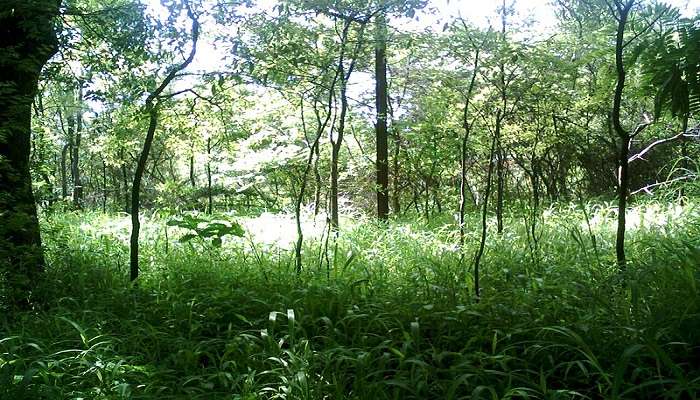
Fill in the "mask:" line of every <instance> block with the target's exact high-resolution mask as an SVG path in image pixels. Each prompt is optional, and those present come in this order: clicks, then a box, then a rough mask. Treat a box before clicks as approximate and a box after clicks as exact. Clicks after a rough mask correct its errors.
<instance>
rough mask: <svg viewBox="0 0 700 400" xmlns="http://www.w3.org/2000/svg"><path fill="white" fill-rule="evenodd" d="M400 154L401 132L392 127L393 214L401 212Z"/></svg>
mask: <svg viewBox="0 0 700 400" xmlns="http://www.w3.org/2000/svg"><path fill="white" fill-rule="evenodd" d="M400 156H401V134H400V133H399V130H398V129H396V128H394V156H393V168H392V172H391V178H392V179H391V181H392V186H393V187H394V193H393V196H392V203H393V204H392V207H393V209H394V215H399V214H401V180H400V175H399V173H400V170H399V169H400V167H401V164H400V162H399V157H400Z"/></svg>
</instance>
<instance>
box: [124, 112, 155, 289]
mask: <svg viewBox="0 0 700 400" xmlns="http://www.w3.org/2000/svg"><path fill="white" fill-rule="evenodd" d="M149 105H150V106H151V107H150V109H149V110H148V111H149V113H148V115H149V124H148V131H147V132H146V139H145V141H144V144H143V150H142V151H141V156H140V157H139V161H138V164H137V165H136V172H134V183H133V185H132V187H131V240H130V246H129V250H130V252H129V260H130V270H129V271H130V274H129V276H130V278H131V281H135V280H136V279H137V278H138V277H139V233H140V231H141V221H140V220H139V211H140V207H141V180H142V178H143V173H144V171H145V170H146V162H147V161H148V154H149V153H150V151H151V146H152V145H153V137H154V135H155V132H156V128H157V127H158V108H156V106H153V105H151V104H149Z"/></svg>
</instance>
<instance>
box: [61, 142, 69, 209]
mask: <svg viewBox="0 0 700 400" xmlns="http://www.w3.org/2000/svg"><path fill="white" fill-rule="evenodd" d="M69 148H70V145H69V144H68V143H66V144H64V145H63V150H61V198H62V199H65V198H66V197H68V172H67V171H66V160H67V158H68V150H69Z"/></svg>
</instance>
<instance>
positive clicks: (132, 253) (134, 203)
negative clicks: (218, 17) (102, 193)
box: [129, 3, 199, 282]
mask: <svg viewBox="0 0 700 400" xmlns="http://www.w3.org/2000/svg"><path fill="white" fill-rule="evenodd" d="M185 6H186V7H187V15H188V17H189V18H190V20H191V21H192V49H191V50H190V54H189V56H188V57H187V59H185V60H184V61H183V62H182V63H181V64H179V65H176V66H175V67H173V68H172V69H171V70H170V72H169V73H168V75H166V77H165V78H164V79H163V81H162V82H161V83H160V85H159V86H158V87H157V88H156V89H155V90H154V91H153V92H151V94H149V95H148V98H147V99H146V106H145V111H146V112H147V113H148V116H149V124H148V131H147V132H146V139H145V140H144V143H143V149H142V150H141V155H140V156H139V160H138V164H137V165H136V171H135V172H134V183H133V185H132V188H131V238H130V240H129V276H130V278H131V281H132V282H133V281H135V280H136V279H138V276H139V233H140V231H141V221H140V220H139V210H140V208H141V180H142V178H143V173H144V171H145V170H146V163H147V162H148V155H149V154H150V152H151V146H152V145H153V138H154V136H155V132H156V128H157V127H158V99H159V98H160V96H161V94H162V93H163V91H164V90H165V89H166V88H167V87H168V85H169V84H170V82H172V80H173V79H175V77H176V76H177V74H178V73H179V72H180V71H182V70H184V69H185V68H187V66H188V65H190V64H191V63H192V60H194V56H195V54H196V52H197V41H198V39H199V21H198V20H197V18H196V17H195V16H194V13H193V12H192V10H191V9H190V8H189V5H188V4H187V3H185Z"/></svg>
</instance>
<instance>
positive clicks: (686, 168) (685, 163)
mask: <svg viewBox="0 0 700 400" xmlns="http://www.w3.org/2000/svg"><path fill="white" fill-rule="evenodd" d="M688 118H689V114H688V113H685V115H683V131H682V132H683V134H686V133H687V131H688ZM681 157H682V161H681V168H682V169H683V174H685V175H687V174H688V173H689V172H690V159H689V155H688V139H687V138H686V137H685V136H684V137H683V138H682V139H681ZM679 194H680V204H681V207H683V206H685V185H681V190H680V193H679Z"/></svg>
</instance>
